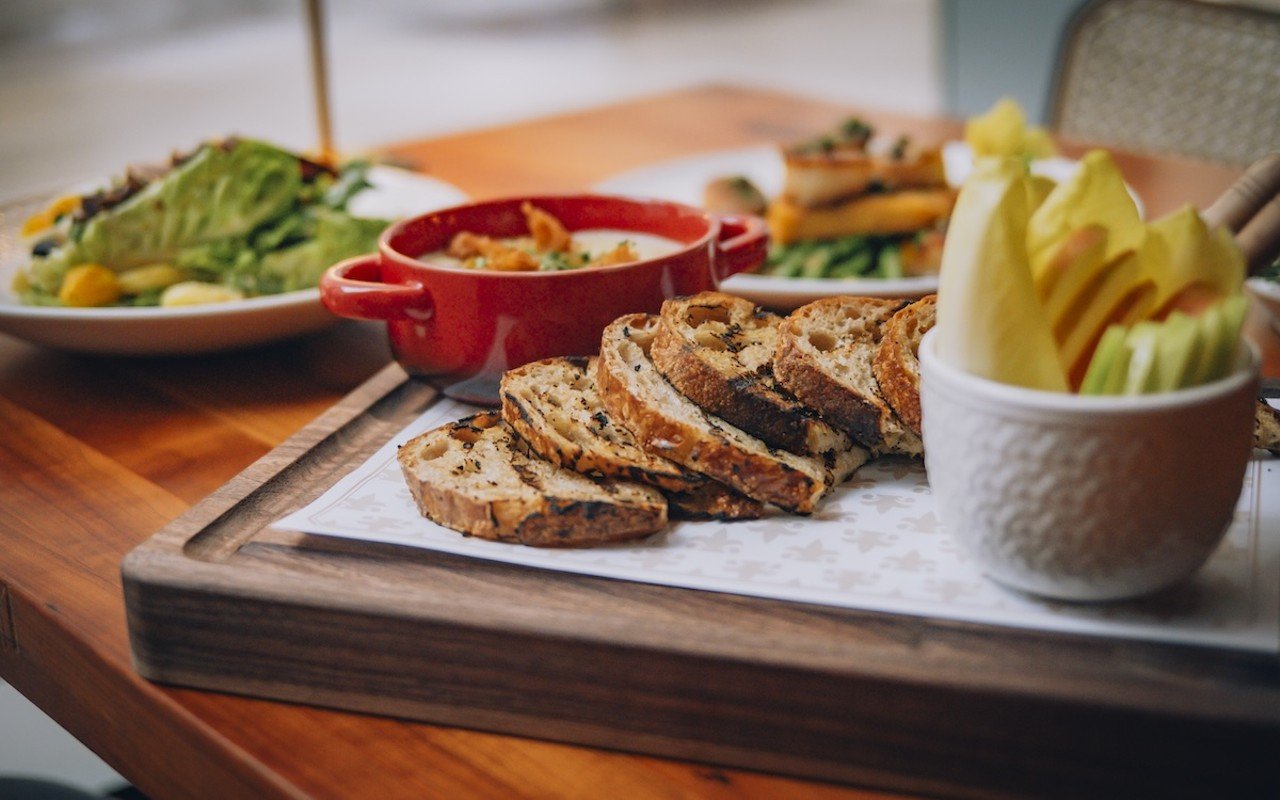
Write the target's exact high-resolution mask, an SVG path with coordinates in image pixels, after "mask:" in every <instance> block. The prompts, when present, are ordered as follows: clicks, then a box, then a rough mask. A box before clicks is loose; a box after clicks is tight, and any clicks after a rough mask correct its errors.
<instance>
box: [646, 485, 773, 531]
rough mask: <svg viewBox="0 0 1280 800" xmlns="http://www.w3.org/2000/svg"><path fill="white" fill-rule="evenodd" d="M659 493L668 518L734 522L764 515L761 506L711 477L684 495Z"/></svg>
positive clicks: (759, 503)
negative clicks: (665, 499) (664, 498)
mask: <svg viewBox="0 0 1280 800" xmlns="http://www.w3.org/2000/svg"><path fill="white" fill-rule="evenodd" d="M662 494H663V495H664V496H666V498H667V516H668V517H669V518H671V519H715V520H720V521H722V522H733V521H736V520H747V519H760V518H761V517H763V516H764V503H761V502H760V501H759V500H752V499H751V498H750V497H747V496H746V495H745V494H742V493H741V492H737V491H734V490H733V489H731V488H730V487H728V486H726V485H724V484H723V483H721V482H720V481H713V480H711V479H710V478H708V479H707V481H706V483H704V484H702V485H701V486H695V487H694V488H692V489H690V490H688V491H687V492H668V491H664V492H663V493H662Z"/></svg>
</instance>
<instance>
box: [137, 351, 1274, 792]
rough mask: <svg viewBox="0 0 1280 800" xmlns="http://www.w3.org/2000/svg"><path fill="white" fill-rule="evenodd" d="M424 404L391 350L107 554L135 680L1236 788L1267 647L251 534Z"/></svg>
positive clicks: (1078, 787) (1259, 775)
mask: <svg viewBox="0 0 1280 800" xmlns="http://www.w3.org/2000/svg"><path fill="white" fill-rule="evenodd" d="M435 398H436V395H435V393H434V391H433V390H432V389H430V388H429V387H427V386H425V385H423V384H420V383H417V382H415V381H412V380H410V379H408V378H406V376H405V375H404V373H403V372H402V371H401V370H400V369H399V368H398V367H396V366H394V365H393V366H390V367H388V368H386V369H385V370H383V371H382V372H380V373H379V374H377V375H376V376H374V377H373V378H371V379H370V380H369V381H368V382H367V383H365V384H364V385H363V386H361V387H360V388H359V389H357V390H356V391H355V392H353V393H352V394H350V395H349V396H348V397H346V398H345V399H344V400H343V401H342V402H340V403H339V404H338V405H336V406H334V407H333V408H332V409H331V410H329V411H328V412H327V413H325V414H324V415H322V416H321V417H320V418H319V419H317V420H316V421H315V422H314V423H312V424H311V425H309V426H308V427H306V428H304V429H303V430H302V431H300V432H299V433H298V434H297V435H295V436H294V437H292V438H290V439H289V440H287V441H286V442H284V443H283V444H281V445H280V446H279V447H277V448H276V449H275V450H273V451H271V452H270V453H269V454H267V455H266V456H264V457H263V458H262V459H260V460H259V461H258V462H257V463H255V464H253V465H252V466H251V467H249V468H248V469H246V470H245V471H244V472H243V473H241V474H240V475H239V476H237V477H236V478H235V479H233V480H232V481H231V482H229V483H228V484H226V485H225V486H224V487H222V488H221V489H220V490H218V491H217V492H215V493H214V494H212V495H210V496H209V497H208V498H206V499H205V500H204V501H202V502H200V503H198V504H197V505H195V506H194V507H192V508H191V509H190V510H189V511H188V512H187V513H185V514H184V515H182V516H181V517H179V518H178V519H177V520H175V521H174V522H173V523H171V524H170V525H168V526H167V527H165V528H164V529H163V530H161V531H160V532H159V533H157V534H156V535H155V536H154V537H152V538H151V539H150V540H149V541H147V542H145V543H144V544H142V545H141V546H139V547H138V548H136V549H135V550H134V551H133V552H132V553H130V554H129V556H128V557H127V558H126V559H125V561H124V565H123V579H124V591H125V601H126V606H127V611H128V622H129V635H130V642H131V646H132V650H133V656H134V662H135V665H136V667H137V669H138V671H139V672H140V673H141V674H142V675H143V676H145V677H147V678H149V679H151V680H155V681H159V682H164V683H172V684H179V685H184V686H194V687H202V688H207V689H214V690H220V691H226V692H233V693H238V694H246V695H252V696H257V697H265V698H274V699H279V700H287V701H296V702H301V703H309V704H316V705H322V706H331V707H337V708H343V709H352V710H357V711H365V712H371V713H375V714H385V715H392V716H399V717H406V718H413V719H420V720H427V721H432V722H437V723H445V724H454V725H459V726H465V727H471V728H479V729H485V730H493V731H501V732H507V733H514V734H520V735H527V736H531V737H538V738H547V739H555V740H563V741H569V742H576V743H582V744H590V745H598V746H602V747H607V748H617V749H621V750H627V751H635V752H644V753H652V754H658V755H664V756H676V757H683V758H689V759H694V760H699V761H707V762H713V763H720V764H726V765H733V766H739V767H747V768H752V769H759V770H765V771H773V772H780V773H786V774H791V775H798V776H803V777H809V778H818V779H825V780H831V781H838V782H845V783H853V784H860V785H867V786H875V787H883V788H891V789H897V790H902V791H908V792H919V793H927V794H947V795H955V796H973V797H1014V796H1017V797H1025V796H1045V797H1078V796H1083V795H1089V796H1137V795H1142V796H1150V795H1164V796H1184V795H1188V794H1190V795H1201V796H1246V795H1248V796H1253V795H1263V794H1268V793H1270V792H1272V791H1274V790H1275V789H1276V788H1277V786H1278V785H1280V762H1278V761H1277V755H1276V754H1277V753H1280V660H1278V659H1277V658H1276V657H1275V656H1266V655H1258V654H1249V653H1242V652H1224V651H1217V650H1206V649H1197V648H1188V647H1179V646H1172V645H1162V644H1150V643H1140V642H1127V641H1116V640H1103V639H1095V638H1089V637H1081V636H1066V635H1054V634H1040V633H1034V632H1026V631H1015V630H1009V629H996V628H991V627H986V626H980V625H973V624H964V623H956V622H946V621H940V620H930V619H923V618H918V617H907V616H898V615H889V614H879V613H871V612H858V611H849V610H843V609H836V608H830V607H824V606H811V605H804V604H797V603H787V602H780V601H774V600H765V599H758V598H749V597H740V596H735V595H727V594H716V593H711V592H699V591H693V590H687V589H678V588H669V587H661V586H653V585H645V584H637V583H631V582H626V581H616V580H608V579H602V578H592V577H585V576H579V575H572V574H567V573H560V572H554V573H553V572H547V571H543V570H538V569H530V568H525V567H517V566H510V565H505V564H500V563H495V562H488V561H480V560H473V559H468V558H463V557H459V556H452V555H446V554H442V553H436V552H431V551H425V550H420V549H415V548H406V547H397V546H391V545H377V544H368V543H363V542H355V541H349V540H342V539H334V538H328V537H321V536H309V535H303V534H297V533H292V532H287V531H280V530H273V529H272V528H271V526H270V525H271V522H272V521H273V520H276V519H279V518H280V517H282V516H283V515H285V514H286V513H288V512H291V511H293V510H295V509H297V508H300V507H302V506H303V505H305V504H306V503H307V502H309V501H311V500H313V499H314V498H315V497H317V496H319V495H320V494H321V493H322V492H323V491H324V490H325V489H327V488H328V487H329V486H331V485H332V484H333V483H334V481H336V480H337V479H338V478H339V477H340V476H341V475H343V474H345V473H346V472H347V471H349V470H351V469H353V468H354V467H356V466H357V465H359V464H360V463H362V462H363V461H364V460H365V459H366V458H367V457H368V456H369V455H370V454H371V453H372V452H374V451H375V450H376V449H377V448H378V447H380V446H381V445H383V444H384V443H385V442H386V441H387V440H388V439H389V438H390V437H391V436H393V435H394V434H395V433H396V432H398V431H399V430H400V429H401V428H402V427H404V426H405V425H406V424H407V423H408V422H410V421H411V420H412V419H413V418H414V417H416V416H417V415H418V414H420V413H421V412H422V411H423V410H425V409H426V408H427V407H428V406H429V405H430V404H431V403H432V402H433V401H434V400H435Z"/></svg>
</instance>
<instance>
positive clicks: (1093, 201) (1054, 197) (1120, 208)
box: [1027, 150, 1146, 274]
mask: <svg viewBox="0 0 1280 800" xmlns="http://www.w3.org/2000/svg"><path fill="white" fill-rule="evenodd" d="M1090 225H1096V226H1099V227H1101V228H1103V229H1104V230H1105V231H1106V232H1107V247H1106V251H1105V252H1104V254H1103V258H1104V260H1105V261H1111V260H1113V259H1115V258H1116V257H1117V256H1119V255H1120V254H1121V253H1123V252H1125V251H1126V250H1135V251H1136V250H1138V249H1139V248H1140V247H1141V246H1142V243H1143V240H1144V239H1145V238H1146V226H1144V225H1143V224H1142V219H1141V217H1140V216H1139V214H1138V207H1137V205H1136V204H1135V203H1134V202H1133V198H1132V197H1131V196H1130V195H1129V190H1128V189H1127V188H1126V187H1125V184H1124V178H1123V177H1122V176H1121V175H1120V170H1119V169H1118V168H1117V167H1116V165H1115V162H1114V161H1112V160H1111V156H1110V155H1109V154H1108V153H1107V152H1106V151H1104V150H1092V151H1090V152H1089V153H1087V154H1086V155H1085V157H1084V158H1083V159H1081V161H1080V166H1079V167H1078V168H1077V169H1076V171H1075V173H1074V174H1073V175H1072V176H1071V177H1070V178H1069V179H1067V180H1066V181H1063V182H1062V183H1060V184H1058V185H1057V186H1056V187H1054V189H1053V191H1052V192H1050V193H1049V196H1048V197H1046V198H1045V200H1044V202H1043V203H1041V204H1040V206H1039V207H1038V208H1037V209H1036V210H1035V213H1034V214H1032V215H1031V219H1030V221H1028V223H1027V253H1028V256H1029V257H1030V259H1031V267H1032V271H1033V272H1034V273H1037V274H1038V273H1039V272H1041V271H1042V270H1043V269H1044V268H1045V265H1046V263H1047V262H1048V261H1050V260H1051V259H1052V258H1053V257H1054V255H1055V254H1056V253H1057V251H1058V248H1059V247H1060V246H1061V244H1062V242H1063V240H1064V239H1066V238H1067V237H1068V236H1070V235H1071V234H1072V232H1073V231H1076V230H1079V229H1080V228H1084V227H1086V226H1090Z"/></svg>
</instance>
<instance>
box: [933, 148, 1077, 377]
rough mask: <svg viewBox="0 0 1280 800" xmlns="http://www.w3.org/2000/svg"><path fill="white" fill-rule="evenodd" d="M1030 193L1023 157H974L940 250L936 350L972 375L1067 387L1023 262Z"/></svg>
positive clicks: (1024, 261)
mask: <svg viewBox="0 0 1280 800" xmlns="http://www.w3.org/2000/svg"><path fill="white" fill-rule="evenodd" d="M1028 196H1029V192H1028V189H1027V178H1026V169H1025V167H1024V166H1023V164H1022V162H1021V161H1020V160H1018V159H1016V158H1003V159H1002V158H982V159H978V161H977V163H976V164H975V166H974V171H973V173H972V174H971V175H970V177H969V179H968V180H967V181H965V184H964V188H963V189H961V191H960V197H959V199H958V200H957V202H956V208H955V211H954V213H953V214H952V217H951V223H950V227H949V232H948V234H947V244H946V248H945V249H944V250H943V254H942V274H941V278H940V285H939V288H938V322H937V328H938V333H937V338H938V342H939V345H938V352H939V356H940V357H942V358H943V359H944V360H945V361H947V362H948V363H950V364H952V365H954V366H956V367H958V368H959V369H962V370H964V371H966V372H970V373H972V374H974V375H979V376H981V377H984V378H989V379H991V380H995V381H1000V382H1002V383H1010V384H1014V385H1017V386H1026V387H1029V388H1033V389H1046V390H1050V391H1066V390H1067V381H1066V374H1065V370H1064V369H1063V367H1062V362H1061V361H1060V360H1059V357H1058V348H1057V346H1056V345H1055V343H1054V341H1053V333H1052V330H1051V328H1050V325H1049V321H1048V319H1047V317H1046V316H1045V315H1044V313H1043V311H1042V310H1041V308H1040V303H1039V302H1038V300H1037V297H1036V289H1035V285H1034V284H1033V282H1032V279H1031V270H1030V266H1029V264H1028V263H1027V257H1026V249H1025V248H1026V240H1027V239H1026V237H1027V229H1026V226H1027V219H1028V217H1029V216H1030V206H1029V201H1028Z"/></svg>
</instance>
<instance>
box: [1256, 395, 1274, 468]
mask: <svg viewBox="0 0 1280 800" xmlns="http://www.w3.org/2000/svg"><path fill="white" fill-rule="evenodd" d="M1253 446H1254V447H1256V448H1258V449H1260V450H1266V451H1268V452H1270V453H1271V454H1272V455H1275V456H1280V411H1277V410H1276V409H1274V408H1272V407H1271V405H1270V404H1269V403H1267V401H1265V400H1259V401H1258V407H1257V409H1255V411H1254V416H1253Z"/></svg>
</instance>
